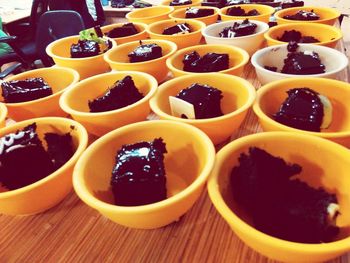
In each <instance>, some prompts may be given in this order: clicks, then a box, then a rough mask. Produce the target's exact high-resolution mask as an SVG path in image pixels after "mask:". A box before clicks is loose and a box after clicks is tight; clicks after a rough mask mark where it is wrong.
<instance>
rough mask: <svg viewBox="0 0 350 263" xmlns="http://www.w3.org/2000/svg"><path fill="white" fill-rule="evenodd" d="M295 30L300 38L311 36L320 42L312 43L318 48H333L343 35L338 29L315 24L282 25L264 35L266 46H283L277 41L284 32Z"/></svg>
mask: <svg viewBox="0 0 350 263" xmlns="http://www.w3.org/2000/svg"><path fill="white" fill-rule="evenodd" d="M291 30H296V31H299V32H300V33H301V35H302V36H312V37H314V38H317V39H318V40H320V42H316V43H312V44H316V45H320V46H326V47H331V48H334V47H335V46H336V45H337V43H338V41H339V40H340V39H342V37H343V34H342V32H341V30H340V29H338V28H336V27H334V26H329V25H324V24H317V23H292V24H282V25H277V26H274V27H272V28H270V30H269V31H267V32H266V33H265V35H264V36H265V39H266V41H267V45H268V46H274V45H280V44H285V43H287V42H283V41H280V40H278V38H280V37H282V35H283V33H284V31H291Z"/></svg>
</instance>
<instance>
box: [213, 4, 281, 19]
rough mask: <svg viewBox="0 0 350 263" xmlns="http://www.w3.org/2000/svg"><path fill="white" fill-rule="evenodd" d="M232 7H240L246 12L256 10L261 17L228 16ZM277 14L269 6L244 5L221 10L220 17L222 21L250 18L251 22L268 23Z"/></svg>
mask: <svg viewBox="0 0 350 263" xmlns="http://www.w3.org/2000/svg"><path fill="white" fill-rule="evenodd" d="M231 7H240V8H242V9H243V10H244V11H245V12H248V11H250V10H253V9H256V10H257V11H258V12H259V13H260V15H257V16H229V15H227V14H226V13H227V10H228V9H229V8H231ZM274 12H275V9H274V8H273V7H271V6H268V5H260V4H244V5H234V6H232V5H231V6H226V7H223V8H221V9H220V13H219V14H220V17H221V20H222V21H231V20H242V19H246V18H248V19H249V20H258V21H261V22H265V23H268V22H269V19H270V16H271V15H272V14H273V13H274Z"/></svg>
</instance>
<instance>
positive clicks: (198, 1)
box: [161, 0, 202, 10]
mask: <svg viewBox="0 0 350 263" xmlns="http://www.w3.org/2000/svg"><path fill="white" fill-rule="evenodd" d="M171 2H172V0H163V1H162V3H161V4H162V5H164V6H170V3H171ZM201 3H202V0H192V3H191V4H188V5H177V6H171V7H173V8H174V10H177V9H181V8H187V7H191V6H197V5H201Z"/></svg>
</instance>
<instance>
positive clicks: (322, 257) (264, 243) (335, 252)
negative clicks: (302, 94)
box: [208, 132, 350, 262]
mask: <svg viewBox="0 0 350 263" xmlns="http://www.w3.org/2000/svg"><path fill="white" fill-rule="evenodd" d="M252 146H256V147H259V148H262V149H264V150H266V151H268V152H269V153H271V154H272V155H275V156H280V157H282V158H283V159H284V160H286V161H287V162H291V163H298V164H299V165H301V166H302V167H303V172H302V173H301V175H300V178H301V180H303V181H306V182H307V183H309V184H311V185H312V186H314V187H317V186H323V187H324V188H325V189H326V190H327V191H329V192H332V193H335V194H336V195H337V198H338V202H339V205H340V211H341V213H340V215H339V217H338V218H337V225H338V226H341V227H342V230H341V231H340V234H339V236H338V238H339V239H338V240H337V241H334V242H330V243H322V244H305V243H297V242H290V241H286V240H283V239H279V238H276V237H272V236H270V235H267V234H265V233H263V232H261V231H259V230H257V229H255V228H254V226H252V225H251V224H250V223H249V222H252V221H251V218H250V217H249V216H248V215H247V214H244V210H243V209H244V208H243V207H241V206H240V205H239V204H237V203H236V202H235V201H234V199H233V198H232V192H231V189H232V188H233V189H234V185H231V184H230V174H231V170H232V168H233V167H234V166H237V165H238V157H239V155H240V154H241V153H242V152H247V151H248V148H249V147H252ZM302 149H307V150H302ZM349 169H350V151H349V150H348V149H346V148H345V147H342V146H340V145H338V144H336V143H333V142H330V141H328V140H324V139H321V138H318V137H315V136H310V135H303V134H296V133H289V132H266V133H259V134H254V135H249V136H246V137H243V138H240V139H237V140H235V141H233V142H231V143H230V144H228V145H226V146H225V147H224V148H222V149H221V150H220V151H219V153H218V154H217V156H216V162H215V167H214V169H213V172H212V174H211V176H210V178H209V182H208V190H209V196H210V199H211V200H212V202H213V204H214V206H215V207H216V209H217V210H218V212H219V213H220V215H221V216H222V217H223V218H224V220H225V221H226V222H227V223H228V224H229V226H230V227H231V229H232V230H233V232H234V233H235V234H236V235H237V236H238V237H239V238H240V239H241V240H242V241H243V242H244V243H245V244H246V245H247V246H249V247H251V248H252V249H254V250H256V251H258V252H259V253H261V254H263V255H265V256H266V257H269V258H272V259H275V260H279V261H283V262H324V261H326V260H329V259H331V258H334V257H337V256H340V255H341V254H343V253H345V252H348V251H349V250H350V231H349V229H350V225H349V222H350V202H349V200H350V192H349V191H348V187H347V186H348V185H349V184H350V177H349V176H348V171H349ZM276 187H278V186H276ZM286 227H288V226H286Z"/></svg>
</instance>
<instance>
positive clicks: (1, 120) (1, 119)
mask: <svg viewBox="0 0 350 263" xmlns="http://www.w3.org/2000/svg"><path fill="white" fill-rule="evenodd" d="M6 117H7V108H6V106H5V104H3V103H1V102H0V128H3V127H5V124H6Z"/></svg>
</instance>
